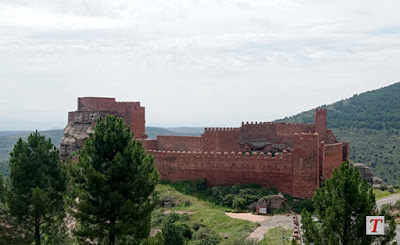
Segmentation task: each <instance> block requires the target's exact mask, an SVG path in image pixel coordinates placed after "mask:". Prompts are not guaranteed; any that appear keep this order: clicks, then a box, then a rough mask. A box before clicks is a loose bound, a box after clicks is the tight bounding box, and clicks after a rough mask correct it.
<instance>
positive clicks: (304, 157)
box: [292, 133, 319, 198]
mask: <svg viewBox="0 0 400 245" xmlns="http://www.w3.org/2000/svg"><path fill="white" fill-rule="evenodd" d="M318 146H319V135H318V134H317V133H314V134H310V133H309V134H304V133H302V134H300V135H299V134H295V135H294V150H293V182H292V184H293V191H292V195H293V196H296V197H303V198H311V197H312V195H313V193H314V191H315V189H316V188H318V187H319V151H318Z"/></svg>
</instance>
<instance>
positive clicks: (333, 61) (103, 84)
mask: <svg viewBox="0 0 400 245" xmlns="http://www.w3.org/2000/svg"><path fill="white" fill-rule="evenodd" d="M399 10H400V2H399V1H398V0H393V1H385V0H380V1H365V0H364V1H348V0H347V1H337V0H336V1H321V0H316V1H295V0H276V1H274V0H268V1H265V0H260V1H250V0H219V1H217V0H215V1H208V0H197V1H194V0H181V1H178V0H167V1H166V0H159V1H152V0H142V1H133V0H67V1H65V0H43V1H41V0H35V1H33V0H25V1H21V0H0V85H1V86H0V130H16V129H34V128H39V129H49V128H52V127H59V128H62V127H64V126H65V125H66V122H67V113H68V111H73V110H75V109H76V106H77V105H76V102H77V97H83V96H104V97H115V98H116V99H117V100H119V101H140V102H141V103H142V105H143V106H145V107H146V121H147V126H240V122H241V121H271V120H273V119H277V118H282V117H284V116H289V115H293V114H296V113H299V112H302V111H304V110H308V109H311V108H315V107H317V106H319V105H322V104H329V103H332V102H335V101H337V100H340V99H344V98H348V97H351V96H352V95H353V94H355V93H361V92H364V91H368V90H372V89H377V88H380V87H383V86H387V85H390V84H393V83H395V82H398V81H400V79H399V78H400V67H399V65H400V15H399Z"/></svg>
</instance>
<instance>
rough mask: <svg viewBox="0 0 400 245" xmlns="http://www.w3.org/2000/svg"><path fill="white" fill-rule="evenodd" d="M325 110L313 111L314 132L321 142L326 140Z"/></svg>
mask: <svg viewBox="0 0 400 245" xmlns="http://www.w3.org/2000/svg"><path fill="white" fill-rule="evenodd" d="M327 120H328V119H327V110H326V108H324V109H318V108H317V109H315V117H314V123H315V132H316V133H318V134H319V138H320V140H321V141H325V142H326V143H328V142H327V141H326V140H327V130H328V121H327Z"/></svg>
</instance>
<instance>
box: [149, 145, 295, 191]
mask: <svg viewBox="0 0 400 245" xmlns="http://www.w3.org/2000/svg"><path fill="white" fill-rule="evenodd" d="M149 153H151V154H152V155H153V156H155V164H156V167H157V169H158V171H159V172H160V174H161V179H164V180H171V181H178V180H183V179H189V180H195V179H201V178H206V179H207V183H208V185H209V186H214V185H236V184H248V183H258V184H260V185H261V186H264V187H267V188H272V187H278V189H279V190H280V191H282V192H284V193H291V188H292V186H291V182H292V180H291V174H290V173H291V171H292V155H291V154H290V153H287V152H283V153H282V155H280V154H279V153H277V154H276V155H275V156H274V157H272V154H270V153H269V154H266V155H264V153H260V154H256V153H254V154H253V155H251V156H250V155H249V153H246V154H245V155H243V154H242V153H241V152H239V153H234V152H231V153H228V152H224V153H221V152H217V153H214V152H210V153H208V152H200V153H199V152H175V151H172V152H171V151H149Z"/></svg>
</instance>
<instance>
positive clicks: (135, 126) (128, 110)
mask: <svg viewBox="0 0 400 245" xmlns="http://www.w3.org/2000/svg"><path fill="white" fill-rule="evenodd" d="M78 111H98V112H106V113H102V114H113V115H117V116H120V117H122V119H123V120H124V123H125V124H126V125H128V126H130V127H131V131H132V132H133V133H134V134H135V137H136V138H138V139H142V138H144V137H145V109H144V107H141V106H140V102H118V101H115V98H98V97H83V98H78ZM74 116H75V112H70V113H69V115H68V122H73V121H74ZM102 116H103V115H102Z"/></svg>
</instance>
